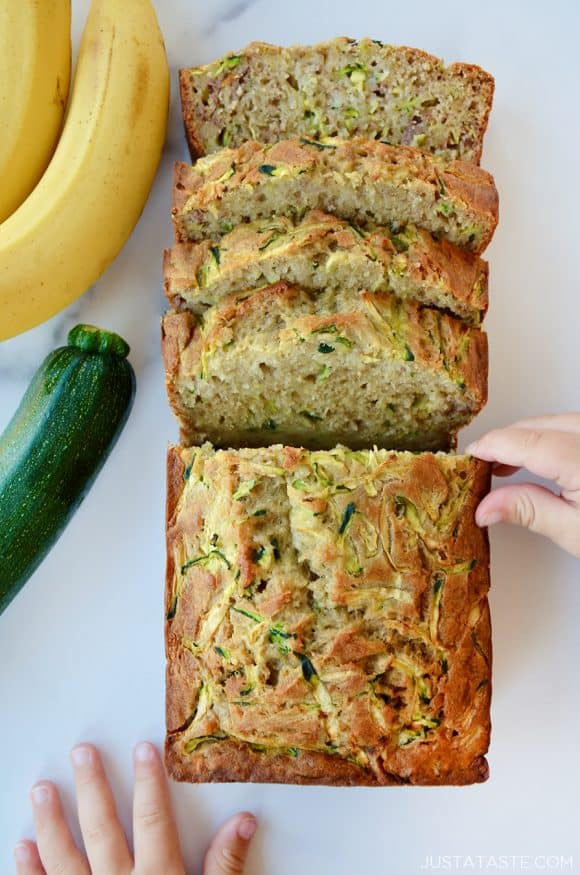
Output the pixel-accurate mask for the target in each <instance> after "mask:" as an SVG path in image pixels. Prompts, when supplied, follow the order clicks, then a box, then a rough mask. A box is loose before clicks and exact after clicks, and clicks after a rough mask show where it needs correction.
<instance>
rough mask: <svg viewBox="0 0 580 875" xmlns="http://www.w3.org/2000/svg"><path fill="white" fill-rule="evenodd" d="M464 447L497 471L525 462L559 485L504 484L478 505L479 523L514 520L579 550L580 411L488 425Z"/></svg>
mask: <svg viewBox="0 0 580 875" xmlns="http://www.w3.org/2000/svg"><path fill="white" fill-rule="evenodd" d="M466 452H468V453H471V454H472V455H474V456H477V458H478V459H485V460H486V461H488V462H493V463H494V471H493V472H494V474H496V475H498V476H499V477H504V476H507V475H509V474H513V473H514V472H515V471H517V470H518V469H519V468H527V469H528V471H531V472H532V473H533V474H536V475H537V476H538V477H545V478H547V479H548V480H555V481H556V483H557V484H558V486H559V487H560V494H559V495H557V494H554V493H553V492H551V491H550V490H549V489H546V488H545V487H543V486H538V485H536V484H532V483H514V484H512V485H510V486H502V487H501V488H500V489H496V490H494V491H493V492H491V493H490V494H489V495H488V496H486V497H485V498H484V499H483V501H482V502H481V504H480V505H479V507H478V509H477V513H476V517H475V518H476V521H477V523H478V525H480V526H491V525H493V524H494V523H498V522H500V521H504V522H508V523H516V524H517V525H520V526H525V527H526V528H528V529H531V531H533V532H539V533H540V534H542V535H547V536H548V538H551V539H552V541H554V542H555V543H556V544H558V545H559V546H560V547H563V548H564V549H565V550H568V551H569V552H570V553H572V554H573V555H574V556H580V414H578V413H569V414H563V415H559V416H539V417H537V418H535V419H522V420H520V422H516V423H514V425H512V426H510V427H509V428H502V429H496V430H494V431H490V432H489V433H488V434H486V435H485V436H484V437H482V438H481V439H480V440H478V441H475V442H474V443H473V444H470V446H469V447H467V450H466Z"/></svg>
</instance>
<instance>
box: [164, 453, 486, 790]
mask: <svg viewBox="0 0 580 875" xmlns="http://www.w3.org/2000/svg"><path fill="white" fill-rule="evenodd" d="M489 481H490V470H489V466H488V465H487V464H486V463H484V462H480V461H477V460H475V459H473V458H471V457H469V456H447V455H443V454H438V455H432V454H430V453H420V454H418V455H413V454H411V453H392V452H388V451H385V450H365V451H358V452H353V451H351V450H347V449H344V448H342V447H338V448H336V449H333V450H332V451H330V452H307V451H305V450H300V449H293V448H291V447H282V446H274V447H269V448H268V449H255V450H250V449H244V450H239V451H233V450H226V451H214V450H213V449H212V448H211V447H210V446H208V445H206V446H203V447H193V448H191V449H185V448H183V447H172V448H170V450H169V454H168V498H167V586H166V617H167V620H166V655H167V742H166V762H167V768H168V771H169V774H170V775H171V777H173V778H175V779H177V780H179V781H194V782H207V781H260V782H265V781H274V782H279V783H286V784H366V785H385V784H470V783H474V782H479V781H484V780H485V779H486V778H487V775H488V768H487V762H486V760H485V753H486V751H487V748H488V744H489V736H490V718H489V707H490V690H491V637H490V620H489V609H488V603H487V591H488V587H489V548H488V540H487V532H486V530H485V529H481V528H479V526H477V525H476V524H475V520H474V513H475V508H476V507H477V504H478V503H479V501H480V500H481V499H482V498H483V496H484V495H485V494H486V493H487V491H488V489H489Z"/></svg>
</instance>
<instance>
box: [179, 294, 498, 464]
mask: <svg viewBox="0 0 580 875" xmlns="http://www.w3.org/2000/svg"><path fill="white" fill-rule="evenodd" d="M162 349H163V356H164V359H165V368H166V380H167V390H168V395H169V398H170V401H171V404H172V407H173V410H174V412H175V414H176V415H177V417H178V419H179V421H180V424H181V428H182V436H181V437H182V443H184V444H196V443H203V442H204V441H205V440H209V441H211V442H212V443H213V444H215V445H218V446H221V447H243V446H250V447H260V446H264V445H268V444H271V443H273V442H280V443H286V444H290V445H298V446H305V447H308V448H310V449H331V448H332V447H334V446H335V444H337V443H344V444H346V445H347V446H349V447H351V448H353V449H357V448H365V447H372V446H373V445H374V444H376V445H378V446H381V447H386V448H388V449H406V450H419V449H448V448H449V447H450V446H452V445H453V444H454V441H455V435H456V432H457V430H458V429H459V428H460V427H461V426H463V425H465V424H467V423H468V422H469V421H470V420H471V419H472V418H473V416H475V414H476V413H477V412H478V411H479V410H480V409H481V408H482V406H483V405H484V404H485V401H486V397H487V337H486V335H485V333H484V332H482V331H481V330H480V329H479V328H473V327H471V326H469V325H466V324H465V323H463V322H461V321H460V320H458V319H454V318H452V317H451V316H447V315H445V314H443V313H439V312H438V311H437V310H434V309H431V308H428V307H425V308H423V307H420V306H419V305H417V304H415V303H413V302H406V303H405V302H402V301H401V300H399V299H397V298H395V297H393V296H389V295H386V294H384V293H381V292H359V293H356V294H353V293H349V292H342V293H340V292H337V293H333V292H329V291H326V292H321V293H319V294H315V295H311V294H308V293H307V292H305V291H304V290H303V289H299V288H297V287H294V286H289V285H288V284H287V283H278V284H276V285H274V286H267V287H265V288H263V289H259V290H256V291H254V292H252V293H247V294H239V295H231V296H229V297H227V298H224V299H223V300H222V302H221V303H220V304H217V305H215V306H214V307H212V308H210V309H209V310H208V312H207V313H206V314H205V315H204V316H201V315H195V314H192V313H190V312H187V311H184V312H175V313H168V314H166V316H165V317H164V320H163V342H162Z"/></svg>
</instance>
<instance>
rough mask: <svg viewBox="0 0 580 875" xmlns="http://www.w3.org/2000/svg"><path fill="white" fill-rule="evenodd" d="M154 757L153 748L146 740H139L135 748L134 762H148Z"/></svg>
mask: <svg viewBox="0 0 580 875" xmlns="http://www.w3.org/2000/svg"><path fill="white" fill-rule="evenodd" d="M154 759H155V748H154V747H153V745H152V744H149V742H148V741H140V742H139V744H138V745H137V747H136V748H135V762H137V763H150V762H152V761H153V760H154Z"/></svg>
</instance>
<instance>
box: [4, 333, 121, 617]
mask: <svg viewBox="0 0 580 875" xmlns="http://www.w3.org/2000/svg"><path fill="white" fill-rule="evenodd" d="M128 353H129V346H128V344H127V343H125V341H124V340H123V339H122V338H121V337H119V336H118V335H117V334H113V333H112V332H109V331H102V330H100V329H98V328H94V327H92V326H90V325H77V326H76V328H73V329H72V331H71V332H70V333H69V336H68V345H67V346H64V347H60V348H59V349H56V350H54V352H52V353H50V355H49V356H48V357H47V358H46V359H45V361H44V362H43V363H42V364H41V366H40V368H39V369H38V371H37V372H36V374H35V375H34V377H33V379H32V382H31V384H30V386H29V387H28V390H27V392H26V394H25V395H24V398H23V399H22V401H21V403H20V406H19V408H18V410H17V411H16V413H15V414H14V416H13V418H12V420H11V421H10V423H9V424H8V426H7V428H6V431H5V432H4V434H3V435H2V436H1V437H0V613H1V612H2V611H3V610H4V609H5V608H6V606H7V605H8V604H9V602H10V601H11V600H12V599H13V598H14V596H15V595H16V593H17V592H18V591H19V590H20V589H21V587H22V586H23V585H24V584H25V583H26V581H27V580H28V578H29V577H30V576H31V574H32V573H33V572H34V571H35V570H36V568H37V567H38V566H39V565H40V563H41V562H42V560H43V559H44V557H45V556H46V554H47V553H48V551H49V550H50V548H51V547H52V546H53V544H54V543H55V542H56V540H57V538H58V537H59V536H60V535H61V533H62V531H63V530H64V528H65V526H66V524H67V523H68V521H69V519H70V518H71V517H72V515H73V514H74V512H75V510H76V509H77V507H78V506H79V505H80V503H81V501H82V500H83V498H84V497H85V495H86V494H87V492H88V490H89V489H90V487H91V485H92V483H93V481H94V479H95V477H96V476H97V474H98V472H99V470H100V469H101V467H102V465H103V463H104V462H105V459H106V458H107V456H108V455H109V453H110V451H111V449H112V448H113V446H114V444H115V442H116V440H117V438H118V436H119V434H120V432H121V430H122V428H123V426H124V424H125V422H126V420H127V417H128V415H129V411H130V409H131V406H132V403H133V398H134V395H135V374H134V372H133V368H132V367H131V365H130V364H129V362H128V361H127V355H128Z"/></svg>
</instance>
